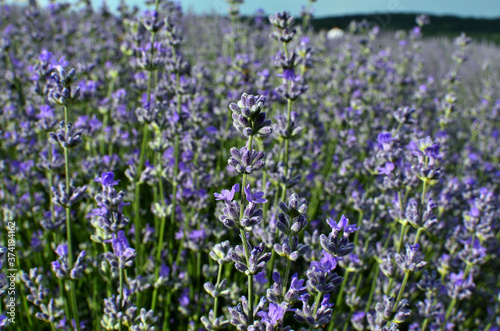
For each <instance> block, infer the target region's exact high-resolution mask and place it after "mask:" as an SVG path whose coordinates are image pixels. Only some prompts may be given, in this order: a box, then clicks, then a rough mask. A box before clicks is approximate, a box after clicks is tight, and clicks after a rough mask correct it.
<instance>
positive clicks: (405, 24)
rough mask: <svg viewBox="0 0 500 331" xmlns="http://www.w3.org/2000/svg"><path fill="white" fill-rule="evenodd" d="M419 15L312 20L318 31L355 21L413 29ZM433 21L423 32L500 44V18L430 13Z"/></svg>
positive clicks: (341, 26)
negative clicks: (466, 36) (461, 35)
mask: <svg viewBox="0 0 500 331" xmlns="http://www.w3.org/2000/svg"><path fill="white" fill-rule="evenodd" d="M416 16H417V14H383V13H379V14H373V15H349V16H336V17H326V18H315V19H313V21H312V24H313V27H314V29H315V30H318V31H319V30H322V29H326V30H329V29H331V28H332V27H334V26H338V27H340V28H341V29H346V28H347V26H348V25H349V23H350V22H351V21H353V20H356V21H362V20H367V21H368V22H370V23H373V24H376V25H378V26H380V27H381V28H382V29H383V30H394V31H396V30H400V29H402V30H410V29H411V28H413V27H414V26H415V25H416V24H415V17H416ZM429 17H430V20H431V24H429V25H426V26H424V28H423V29H422V32H423V34H424V35H426V36H447V37H456V36H459V35H460V34H461V33H462V32H465V33H466V34H467V35H468V36H469V37H471V38H472V39H474V40H476V41H482V40H484V41H491V42H494V43H495V44H497V45H500V18H496V19H476V18H461V17H456V16H434V15H429Z"/></svg>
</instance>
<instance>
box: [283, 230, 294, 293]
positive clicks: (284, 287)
mask: <svg viewBox="0 0 500 331" xmlns="http://www.w3.org/2000/svg"><path fill="white" fill-rule="evenodd" d="M288 242H289V243H291V242H292V241H291V240H289V241H288ZM291 266H292V261H291V260H288V262H287V263H286V271H285V278H284V279H283V296H285V294H286V292H287V287H288V277H290V269H291Z"/></svg>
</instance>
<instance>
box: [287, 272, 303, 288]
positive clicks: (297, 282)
mask: <svg viewBox="0 0 500 331" xmlns="http://www.w3.org/2000/svg"><path fill="white" fill-rule="evenodd" d="M304 282H305V280H304V279H299V276H298V274H297V273H295V274H294V275H293V276H292V282H291V283H290V288H291V289H293V290H294V291H303V290H305V289H306V287H305V286H304Z"/></svg>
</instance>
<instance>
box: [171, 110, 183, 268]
mask: <svg viewBox="0 0 500 331" xmlns="http://www.w3.org/2000/svg"><path fill="white" fill-rule="evenodd" d="M179 107H180V104H179ZM174 158H175V163H174V174H173V177H174V178H173V179H172V185H173V187H172V213H171V214H170V229H171V233H174V232H175V212H176V210H175V209H176V206H177V185H178V184H177V176H178V173H179V136H178V135H177V134H176V135H175V136H174ZM173 245H174V240H170V241H169V250H170V252H171V254H169V257H170V261H169V262H170V263H172V261H173V251H174V247H173Z"/></svg>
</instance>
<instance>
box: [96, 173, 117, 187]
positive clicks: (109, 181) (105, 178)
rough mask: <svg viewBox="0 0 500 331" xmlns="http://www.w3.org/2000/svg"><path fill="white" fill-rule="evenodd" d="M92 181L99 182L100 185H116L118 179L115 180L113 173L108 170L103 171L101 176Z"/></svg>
mask: <svg viewBox="0 0 500 331" xmlns="http://www.w3.org/2000/svg"><path fill="white" fill-rule="evenodd" d="M94 182H98V183H101V184H102V186H115V185H118V182H119V180H115V174H114V173H113V172H112V171H110V172H103V173H102V175H101V178H96V179H94Z"/></svg>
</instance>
